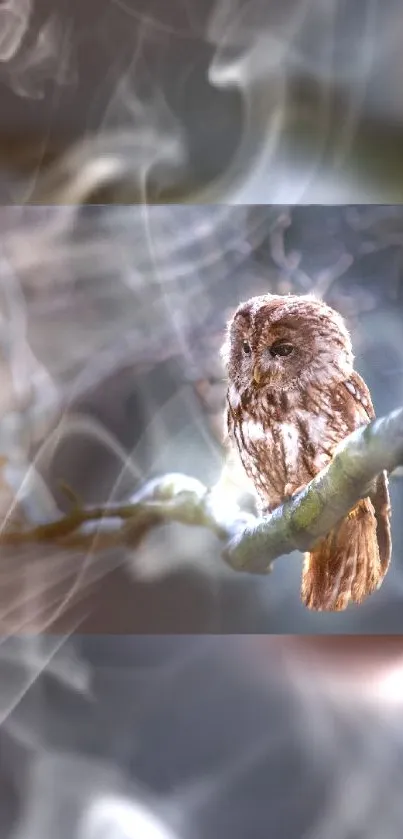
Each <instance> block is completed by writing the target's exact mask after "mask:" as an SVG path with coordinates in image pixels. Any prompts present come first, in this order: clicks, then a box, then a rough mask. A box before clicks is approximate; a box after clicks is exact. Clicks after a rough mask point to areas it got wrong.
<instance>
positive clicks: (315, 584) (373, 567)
mask: <svg viewBox="0 0 403 839" xmlns="http://www.w3.org/2000/svg"><path fill="white" fill-rule="evenodd" d="M382 559H383V558H380V556H379V548H378V540H377V520H376V517H375V511H374V507H373V505H372V503H371V501H370V499H369V498H365V499H363V500H362V501H359V503H358V504H357V505H356V506H355V507H354V508H353V510H352V511H351V512H350V513H349V515H348V516H346V517H345V518H344V519H343V520H342V521H341V522H340V523H339V524H338V525H337V527H335V528H334V529H333V530H331V531H330V533H329V534H328V535H327V536H326V537H324V538H323V539H321V540H320V541H319V542H317V544H316V545H315V547H314V549H313V550H312V551H311V552H310V553H307V554H305V557H304V566H303V571H302V586H301V598H302V601H303V603H304V604H305V606H307V607H308V608H309V609H315V610H317V611H332V612H340V611H342V610H343V609H346V608H347V606H348V604H349V602H350V600H352V601H353V602H355V603H361V602H362V600H364V599H365V598H366V597H367V596H368V595H369V594H372V593H373V592H374V591H376V589H378V588H379V587H380V585H381V583H382V580H383V578H384V576H385V573H386V570H387V563H385V562H383V561H382Z"/></svg>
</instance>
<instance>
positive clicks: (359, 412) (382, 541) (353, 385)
mask: <svg viewBox="0 0 403 839" xmlns="http://www.w3.org/2000/svg"><path fill="white" fill-rule="evenodd" d="M343 385H344V386H345V388H346V389H347V391H348V392H349V393H350V395H351V396H352V397H353V400H354V405H355V423H354V428H358V427H359V426H360V425H364V424H367V423H368V422H371V420H373V419H375V410H374V406H373V404H372V399H371V394H370V392H369V389H368V387H367V385H366V384H365V382H364V379H362V378H361V376H360V375H359V373H356V372H355V371H354V372H353V373H352V375H351V376H350V378H349V379H348V380H347V381H345V382H343ZM360 420H361V421H360ZM354 428H352V429H351V430H352V431H353V430H354ZM370 498H371V501H372V504H373V506H374V511H375V518H376V524H377V530H376V535H377V540H378V547H379V557H380V561H381V565H382V569H383V571H385V572H386V570H387V568H388V565H389V562H390V557H391V552H392V538H391V530H390V517H391V507H390V498H389V489H388V476H387V473H386V471H384V472H381V473H380V475H378V477H377V479H376V481H375V484H374V488H373V491H372V492H371V494H370Z"/></svg>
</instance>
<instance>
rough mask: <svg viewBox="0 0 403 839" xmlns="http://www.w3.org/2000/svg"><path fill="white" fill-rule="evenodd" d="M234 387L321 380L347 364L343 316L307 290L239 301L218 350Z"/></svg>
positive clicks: (343, 374) (345, 371)
mask: <svg viewBox="0 0 403 839" xmlns="http://www.w3.org/2000/svg"><path fill="white" fill-rule="evenodd" d="M221 355H222V358H223V361H224V363H225V365H226V367H227V371H228V377H229V381H230V382H231V383H233V384H234V385H235V386H236V387H237V388H238V389H239V390H244V389H245V388H253V389H260V388H264V387H271V388H287V389H288V390H289V389H290V388H293V387H303V386H304V385H306V384H317V385H319V386H321V385H325V384H326V383H330V382H332V381H334V382H337V381H341V380H343V379H345V378H347V377H348V376H349V375H350V374H351V372H352V369H353V360H354V357H353V353H352V347H351V340H350V336H349V334H348V331H347V329H346V326H345V324H344V321H343V318H342V317H341V315H339V314H338V312H335V311H334V310H333V309H331V308H330V307H329V306H327V305H326V303H323V301H322V300H318V299H316V298H315V297H313V296H311V295H304V296H302V295H301V296H299V295H291V294H290V295H287V296H282V295H277V294H264V295H262V296H260V297H252V298H251V299H250V300H248V301H246V302H245V303H241V304H240V305H239V306H238V308H237V310H236V312H235V314H234V316H233V318H232V320H231V321H230V322H229V323H228V326H227V336H226V340H225V343H224V346H223V347H222V350H221Z"/></svg>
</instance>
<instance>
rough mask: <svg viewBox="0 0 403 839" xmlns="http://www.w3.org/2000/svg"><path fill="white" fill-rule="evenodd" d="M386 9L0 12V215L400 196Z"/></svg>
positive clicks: (301, 6)
mask: <svg viewBox="0 0 403 839" xmlns="http://www.w3.org/2000/svg"><path fill="white" fill-rule="evenodd" d="M402 16H403V11H402V7H401V3H400V2H399V0H383V2H382V3H380V2H373V0H362V2H360V3H358V4H357V3H355V4H353V3H348V2H345V0H286V2H281V3H280V2H274V3H264V2H263V0H251V2H245V0H232V2H229V0H204V2H203V3H200V2H199V3H198V2H196V0H186V2H184V0H171V2H170V3H169V4H167V3H164V2H163V0H86V2H85V3H82V2H80V1H79V0H3V2H2V3H1V4H0V102H1V108H0V111H1V117H0V176H1V177H0V190H1V192H0V197H1V200H2V202H3V203H13V204H20V203H26V202H33V203H35V202H39V203H48V202H51V203H59V204H60V203H63V202H69V203H70V202H72V203H77V202H78V201H100V202H102V201H106V202H111V201H113V202H115V203H121V202H129V203H131V202H138V201H142V200H144V197H145V196H146V197H147V200H148V201H168V200H170V201H172V200H179V201H189V202H193V203H194V202H199V203H200V202H201V203H205V202H208V201H212V202H217V201H229V202H231V203H240V204H242V203H253V202H257V203H263V204H266V203H278V202H280V203H284V202H286V203H312V202H325V203H330V204H331V203H335V202H366V203H371V202H374V201H381V202H385V201H386V202H393V201H401V200H402V197H403V167H402V161H401V147H402V130H403V127H402V123H403V102H402V93H401V62H402V59H401V44H400V42H401V36H400V32H401V30H402Z"/></svg>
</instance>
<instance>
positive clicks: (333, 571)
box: [221, 294, 391, 611]
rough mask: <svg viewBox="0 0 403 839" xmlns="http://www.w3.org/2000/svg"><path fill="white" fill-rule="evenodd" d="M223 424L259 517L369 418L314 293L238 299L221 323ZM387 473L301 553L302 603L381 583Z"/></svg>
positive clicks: (354, 596) (356, 597)
mask: <svg viewBox="0 0 403 839" xmlns="http://www.w3.org/2000/svg"><path fill="white" fill-rule="evenodd" d="M221 354H222V358H223V360H224V363H225V366H226V369H227V374H228V389H227V410H226V426H227V431H228V438H229V441H230V444H232V447H233V448H234V449H235V450H236V452H237V454H238V456H239V458H240V461H241V464H242V466H243V469H244V471H245V472H246V475H247V476H248V478H249V480H250V481H251V482H252V484H253V486H254V490H255V492H256V495H257V499H258V506H259V508H260V512H261V513H263V514H264V513H269V512H271V511H272V510H273V509H275V508H276V507H278V506H279V505H280V504H281V503H282V502H283V501H285V500H286V499H287V498H289V497H290V496H291V495H293V494H294V493H295V492H297V491H298V490H299V489H301V488H302V487H303V486H305V485H306V484H307V483H308V482H309V481H310V480H311V479H312V478H313V477H314V476H315V475H316V474H317V473H318V472H320V470H321V469H323V468H324V467H325V466H327V464H329V462H330V461H331V460H332V457H333V455H334V451H335V449H336V447H337V445H338V443H340V441H341V440H343V438H345V437H346V436H347V435H348V434H350V433H351V432H352V431H354V429H356V428H358V427H359V426H362V425H364V424H367V423H368V422H370V420H372V419H373V418H374V416H375V412H374V409H373V406H372V402H371V396H370V393H369V390H368V388H367V386H366V384H365V382H364V381H363V379H362V378H361V376H360V375H359V374H358V373H357V372H356V371H355V370H354V366H353V361H354V356H353V352H352V345H351V340H350V336H349V333H348V331H347V328H346V326H345V323H344V321H343V318H342V317H341V315H340V314H338V313H337V312H336V311H334V310H333V309H331V308H330V307H329V306H328V305H326V304H325V303H324V302H323V301H322V300H318V299H316V298H314V297H313V296H311V295H306V296H302V295H301V296H300V295H288V296H282V295H277V294H265V295H262V296H259V297H253V298H251V299H250V300H248V301H247V302H246V303H241V304H240V305H239V306H238V308H237V310H236V312H235V314H234V316H233V317H232V319H231V320H230V322H229V323H228V326H227V335H226V340H225V343H224V346H223V347H222V351H221ZM390 514H391V511H390V502H389V492H388V480H387V475H386V472H382V473H381V474H380V475H379V476H378V477H377V479H376V481H375V482H374V484H373V488H372V490H371V494H370V495H368V497H367V498H364V499H362V500H361V501H359V502H358V503H357V504H356V506H355V507H354V508H353V509H352V510H351V512H350V513H349V515H348V516H346V517H345V518H344V519H343V520H342V521H340V522H339V524H338V525H337V526H336V527H335V528H334V529H333V530H332V531H331V532H330V533H329V534H328V535H327V536H326V537H324V538H321V539H320V540H319V541H318V542H317V543H316V544H315V546H314V547H313V548H312V549H311V551H310V553H307V554H305V557H304V563H303V572H302V586H301V597H302V600H303V602H304V604H305V605H306V606H307V607H308V608H310V609H316V610H329V611H341V610H343V609H345V608H346V607H347V605H348V603H349V602H350V601H353V602H355V603H361V602H362V600H363V599H364V598H365V597H366V596H367V595H369V594H371V593H372V592H374V591H375V590H376V589H378V588H379V586H380V585H381V583H382V580H383V578H384V576H385V573H386V571H387V569H388V566H389V562H390V555H391V534H390Z"/></svg>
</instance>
